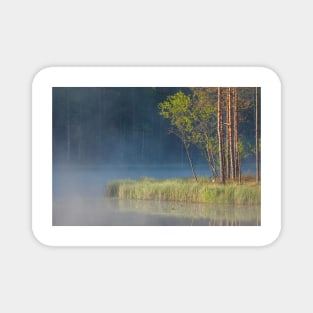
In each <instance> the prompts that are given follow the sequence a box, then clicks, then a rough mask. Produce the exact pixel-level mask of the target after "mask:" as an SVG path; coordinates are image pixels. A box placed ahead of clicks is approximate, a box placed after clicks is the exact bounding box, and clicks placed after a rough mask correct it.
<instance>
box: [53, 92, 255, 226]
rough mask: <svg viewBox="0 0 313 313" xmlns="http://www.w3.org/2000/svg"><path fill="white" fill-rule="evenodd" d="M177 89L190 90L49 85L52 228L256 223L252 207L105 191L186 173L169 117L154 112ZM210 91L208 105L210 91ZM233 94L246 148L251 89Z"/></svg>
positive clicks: (198, 161) (203, 172)
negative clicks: (117, 183) (124, 182)
mask: <svg viewBox="0 0 313 313" xmlns="http://www.w3.org/2000/svg"><path fill="white" fill-rule="evenodd" d="M178 91H179V92H184V93H186V94H188V93H190V89H189V88H185V87H184V88H179V87H164V88H163V87H158V88H153V87H147V88H141V87H136V88H135V87H114V88H110V87H95V88H89V87H88V88H85V87H79V88H75V87H54V88H53V90H52V103H53V106H52V111H53V123H52V124H53V140H52V144H53V149H52V150H53V191H52V192H53V221H52V222H53V225H54V226H61V225H90V226H95V225H99V226H100V225H102V226H104V225H259V224H260V208H259V207H256V208H254V207H250V208H248V207H245V206H221V205H214V206H212V205H208V204H194V203H183V202H179V203H174V202H165V201H135V200H129V201H124V200H117V199H112V198H107V197H106V196H105V186H106V183H107V182H108V181H111V180H116V179H138V178H140V177H152V178H180V177H192V172H191V170H190V166H189V161H188V159H189V158H187V155H186V151H185V148H184V145H183V143H182V141H181V139H179V136H177V134H176V135H174V134H173V130H171V129H172V128H173V125H172V124H171V122H170V121H169V120H168V119H165V118H164V117H163V116H161V115H160V108H159V104H160V103H161V102H163V101H165V100H166V99H167V97H168V96H169V95H174V94H175V93H177V92H178ZM211 94H212V97H213V98H212V99H211V100H212V101H213V102H214V103H215V101H216V99H215V97H216V95H215V91H214V88H213V89H212V90H211ZM224 98H225V99H226V94H225V97H224ZM240 99H241V100H240V101H241V102H240V104H241V105H242V107H245V109H244V111H243V112H244V113H242V114H244V116H242V117H244V118H241V122H240V125H239V136H240V139H241V140H242V142H246V143H249V145H247V147H248V148H249V149H250V150H251V147H252V146H253V144H254V142H255V138H254V126H255V125H254V108H253V106H250V104H251V103H252V102H253V101H254V99H255V98H254V89H253V88H243V89H242V93H241V96H240ZM214 120H215V119H214V118H213V121H211V122H212V123H214ZM215 122H216V121H215ZM214 129H216V127H215V126H214ZM170 130H171V131H170ZM214 132H216V130H215V131H213V133H214ZM215 135H216V134H215ZM189 146H190V147H189V155H190V158H191V159H192V162H193V163H194V165H195V168H196V172H197V175H198V176H205V177H212V176H213V175H212V173H211V171H210V167H209V166H208V163H207V161H206V160H205V158H204V157H203V151H202V152H201V151H200V150H199V149H198V148H197V146H196V145H195V144H190V145H189ZM247 152H249V151H245V154H247ZM248 154H249V153H248ZM242 161H243V164H242V173H243V174H250V175H254V174H255V164H254V160H253V158H252V159H251V160H249V159H245V160H242Z"/></svg>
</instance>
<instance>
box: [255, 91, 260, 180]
mask: <svg viewBox="0 0 313 313" xmlns="http://www.w3.org/2000/svg"><path fill="white" fill-rule="evenodd" d="M258 123H259V114H258V87H256V88H255V172H256V182H257V183H258V182H259V181H260V169H259V127H258Z"/></svg>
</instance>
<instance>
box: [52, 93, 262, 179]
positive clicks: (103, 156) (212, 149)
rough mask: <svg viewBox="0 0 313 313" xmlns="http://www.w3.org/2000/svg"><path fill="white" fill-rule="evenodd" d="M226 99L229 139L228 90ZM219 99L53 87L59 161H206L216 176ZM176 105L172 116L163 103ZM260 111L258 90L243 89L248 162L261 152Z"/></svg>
mask: <svg viewBox="0 0 313 313" xmlns="http://www.w3.org/2000/svg"><path fill="white" fill-rule="evenodd" d="M231 92H232V97H234V91H231ZM221 97H222V100H221V103H222V109H223V116H222V118H223V123H224V126H223V131H224V135H225V134H226V133H225V132H226V128H225V123H227V122H226V118H227V117H226V111H225V110H226V103H227V89H225V88H222V90H221ZM217 98H218V95H217V90H216V88H215V89H214V88H192V89H190V88H178V87H157V88H141V87H115V88H113V87H112V88H111V87H94V88H90V87H88V88H87V87H54V88H53V90H52V104H53V105H52V113H53V162H54V164H58V163H64V162H65V163H70V164H72V163H79V164H83V163H88V164H90V163H92V164H94V163H101V164H102V163H105V164H106V163H114V164H173V163H175V164H185V162H188V163H189V164H190V163H192V162H194V163H197V164H199V163H202V162H203V161H202V160H204V161H205V162H207V163H208V164H209V167H210V169H211V172H212V176H215V177H217V176H219V174H220V173H219V169H220V167H219V158H218V157H217V153H218V151H217V143H218V138H217V100H218V99H217ZM259 98H260V95H259ZM171 101H174V102H176V106H177V110H178V111H177V112H176V117H174V115H172V118H169V117H170V114H172V113H170V112H168V114H169V115H168V117H167V116H166V114H167V113H166V107H165V106H164V108H163V109H162V108H161V107H160V103H164V104H165V103H170V102H171ZM191 108H192V110H191ZM254 109H255V90H253V88H238V120H239V122H238V148H237V149H238V150H239V151H240V156H241V159H243V158H245V157H247V156H249V155H250V156H251V155H254V154H255V151H254V147H255V145H254V143H255V132H256V130H255V111H254ZM179 110H181V111H179ZM162 112H163V113H162ZM183 115H185V117H184V118H179V117H183ZM259 124H260V123H259ZM169 133H172V134H174V135H175V136H174V135H173V136H171V135H169ZM233 136H235V134H233ZM258 136H260V132H259V135H258ZM177 138H179V140H177ZM223 140H224V141H225V142H226V137H225V138H224V139H223ZM232 142H233V140H232ZM233 149H234V148H233ZM234 151H235V150H234ZM225 153H226V152H224V154H225ZM228 160H229V162H230V160H231V159H229V158H228ZM225 162H226V159H225ZM225 170H226V168H225ZM194 171H195V169H194ZM226 171H227V170H226ZM226 175H227V174H226Z"/></svg>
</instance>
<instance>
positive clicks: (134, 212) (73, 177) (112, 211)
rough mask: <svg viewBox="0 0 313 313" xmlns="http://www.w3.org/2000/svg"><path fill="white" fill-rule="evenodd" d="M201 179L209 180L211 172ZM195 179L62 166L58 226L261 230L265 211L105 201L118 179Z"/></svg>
mask: <svg viewBox="0 0 313 313" xmlns="http://www.w3.org/2000/svg"><path fill="white" fill-rule="evenodd" d="M197 170H198V174H199V175H203V176H207V175H208V173H207V168H206V167H203V168H202V167H198V169H197ZM143 176H147V177H154V178H170V177H189V176H190V169H189V168H188V167H182V166H177V167H175V166H171V167H165V166H163V167H160V166H156V167H153V166H149V167H140V166H133V167H131V166H114V167H110V166H94V167H90V166H76V167H75V166H71V167H70V168H69V167H66V166H58V167H56V166H55V167H54V169H53V225H54V226H258V225H261V208H260V206H247V205H222V204H218V205H213V204H203V203H186V202H170V201H154V200H119V199H114V198H108V197H106V196H105V185H106V182H108V181H110V180H115V179H125V178H131V179H137V178H140V177H143Z"/></svg>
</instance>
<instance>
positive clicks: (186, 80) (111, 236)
mask: <svg viewBox="0 0 313 313" xmlns="http://www.w3.org/2000/svg"><path fill="white" fill-rule="evenodd" d="M174 86H179V87H229V86H233V87H256V86H258V87H261V97H262V105H261V115H262V118H261V130H262V152H261V153H262V187H261V189H262V192H261V226H242V227H240V226H239V227H232V226H219V227H203V226H193V227H190V226H179V227H177V226H164V227H163V226H52V87H174ZM32 95H33V99H32V229H33V233H34V236H35V237H36V238H37V240H38V241H39V242H41V243H42V244H44V245H48V246H264V245H268V244H270V243H272V242H273V241H275V240H276V239H277V237H278V236H279V233H280V230H281V83H280V80H279V78H278V76H277V75H276V73H274V72H273V71H272V70H270V69H267V68H264V67H50V68H46V69H43V70H41V71H40V72H39V73H38V74H37V75H36V76H35V78H34V80H33V85H32Z"/></svg>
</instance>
